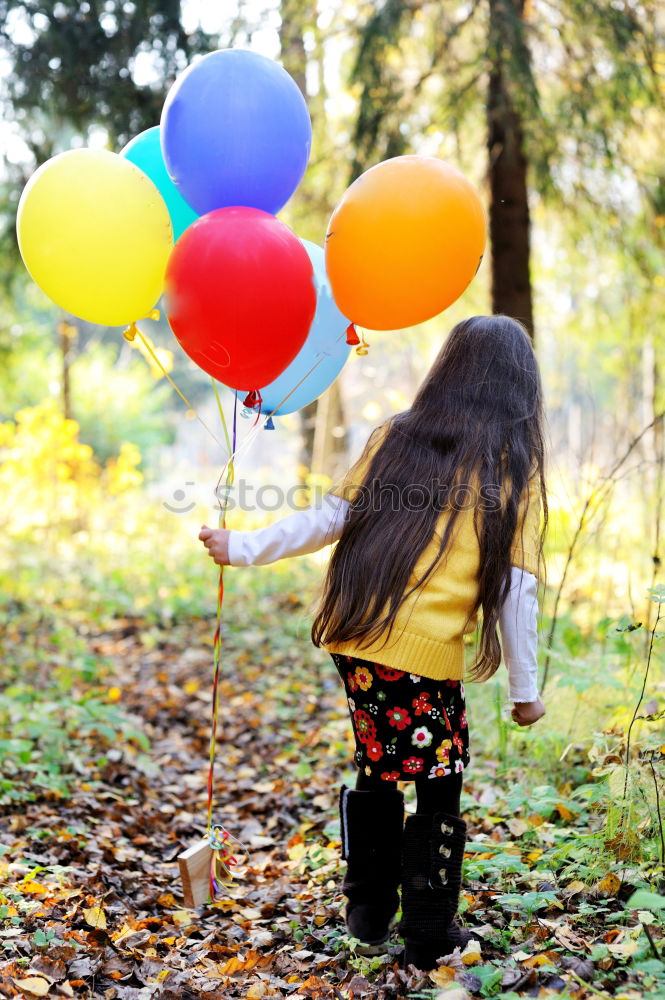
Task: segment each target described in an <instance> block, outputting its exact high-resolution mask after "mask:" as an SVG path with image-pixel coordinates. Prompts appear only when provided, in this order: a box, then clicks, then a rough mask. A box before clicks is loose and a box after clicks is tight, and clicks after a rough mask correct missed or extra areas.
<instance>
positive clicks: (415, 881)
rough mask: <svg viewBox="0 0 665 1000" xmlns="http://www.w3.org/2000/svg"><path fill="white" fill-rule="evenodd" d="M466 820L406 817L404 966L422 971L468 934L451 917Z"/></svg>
mask: <svg viewBox="0 0 665 1000" xmlns="http://www.w3.org/2000/svg"><path fill="white" fill-rule="evenodd" d="M465 843H466V823H465V822H464V820H463V819H460V818H459V816H449V815H448V814H447V813H436V814H435V815H434V816H430V815H419V814H418V813H416V814H415V815H413V816H407V818H406V825H405V827H404V840H403V851H402V919H401V921H400V925H399V931H400V934H401V935H402V937H403V938H404V968H405V969H408V967H409V965H415V966H416V968H417V969H421V970H422V971H423V972H427V971H429V970H430V969H433V968H435V967H436V960H437V958H441V956H443V955H449V954H450V953H451V952H452V951H453V950H454V949H455V948H464V947H465V946H466V944H467V943H468V941H469V940H470V939H471V938H472V937H473V935H472V934H471V933H470V932H469V931H467V930H464V929H463V928H462V927H460V926H459V924H457V923H456V922H455V920H454V917H455V914H456V912H457V906H458V903H459V893H460V887H461V883H462V860H463V858H464V845H465Z"/></svg>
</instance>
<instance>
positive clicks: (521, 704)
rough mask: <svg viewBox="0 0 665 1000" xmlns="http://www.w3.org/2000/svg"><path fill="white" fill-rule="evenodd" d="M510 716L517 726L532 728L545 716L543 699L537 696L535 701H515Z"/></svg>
mask: <svg viewBox="0 0 665 1000" xmlns="http://www.w3.org/2000/svg"><path fill="white" fill-rule="evenodd" d="M510 714H511V716H512V718H513V721H514V722H516V723H517V725H518V726H532V725H533V724H534V722H538V719H542V717H543V716H544V714H545V706H544V704H543V699H542V698H541V697H540V696H538V697H537V698H536V700H535V701H516V702H514V703H513V710H512V712H511V713H510Z"/></svg>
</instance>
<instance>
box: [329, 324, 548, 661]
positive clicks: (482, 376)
mask: <svg viewBox="0 0 665 1000" xmlns="http://www.w3.org/2000/svg"><path fill="white" fill-rule="evenodd" d="M543 422H544V418H543V403H542V389H541V383H540V375H539V371H538V365H537V362H536V358H535V355H534V352H533V347H532V346H531V341H530V339H529V336H528V334H527V332H526V330H525V328H524V327H523V326H522V325H521V323H518V322H517V321H516V320H514V319H511V318H510V317H508V316H474V317H472V318H471V319H467V320H464V321H463V322H462V323H458V324H457V326H455V327H454V328H453V330H452V331H451V333H450V335H449V337H448V338H447V340H446V342H445V344H444V345H443V347H442V349H441V351H440V352H439V354H438V356H437V358H436V360H435V361H434V364H433V365H432V367H431V368H430V371H429V373H428V374H427V376H426V378H425V380H424V382H423V383H422V385H421V386H420V389H419V390H418V393H417V395H416V398H415V400H414V401H413V405H412V406H411V408H410V409H409V410H406V411H405V412H404V413H400V414H398V415H397V416H396V417H393V418H392V420H390V421H389V422H388V424H387V425H384V426H383V427H380V428H378V429H377V430H376V431H374V433H373V434H372V435H371V436H370V439H369V441H368V443H367V445H366V449H365V455H366V456H368V457H369V456H371V458H370V460H369V466H368V468H367V472H366V474H365V476H364V478H363V480H362V483H358V484H354V486H358V487H362V489H360V490H359V492H358V495H357V496H356V497H355V499H353V501H352V503H351V506H350V509H349V511H348V513H347V519H346V521H345V525H344V529H343V531H342V535H341V537H340V539H339V542H338V543H337V546H336V547H335V550H334V552H333V555H332V558H331V560H330V564H329V567H328V572H327V576H326V579H325V581H324V585H323V595H322V598H321V602H320V605H319V608H318V611H317V614H316V617H315V620H314V624H313V627H312V641H313V642H314V644H315V645H316V646H321V645H324V644H325V645H327V644H336V643H344V642H349V641H356V640H357V641H358V649H363V648H366V647H368V646H370V645H373V644H374V643H376V642H377V641H378V640H379V639H380V638H381V636H385V641H384V645H385V642H387V641H388V639H389V637H390V633H391V631H392V628H393V625H394V623H395V618H396V616H397V613H398V611H399V608H400V607H401V605H402V604H403V603H404V601H405V600H406V599H407V598H408V597H409V596H410V595H411V594H412V593H413V592H414V591H415V590H417V589H418V588H420V587H422V586H423V585H424V584H425V583H426V581H427V580H428V578H429V577H430V576H431V574H432V572H433V571H434V569H435V568H436V566H437V565H438V563H439V561H440V559H441V558H442V556H443V555H444V553H445V551H446V548H447V547H448V545H449V543H450V539H451V537H452V533H453V529H454V526H455V522H456V520H457V516H458V513H459V510H460V506H461V505H460V503H459V502H457V501H456V499H455V497H457V496H458V495H459V489H460V488H462V490H465V489H466V488H467V487H471V488H472V489H473V490H474V493H473V494H470V493H469V494H467V495H470V496H480V497H483V498H485V500H488V499H490V498H493V500H494V502H483V503H474V504H473V507H474V514H473V516H474V523H475V526H476V533H477V535H478V539H479V545H480V571H479V578H478V598H477V601H476V603H475V605H474V607H473V609H472V610H471V612H470V614H469V620H470V619H471V618H472V617H473V615H475V613H476V612H477V611H478V610H479V609H482V616H483V617H482V628H481V634H480V642H479V648H478V653H477V656H476V661H475V664H474V666H473V668H472V672H471V673H472V676H473V677H474V679H477V680H484V679H486V678H487V677H490V676H491V675H492V674H493V673H494V672H495V670H496V669H497V667H498V666H499V663H500V662H501V646H500V643H499V638H498V635H497V624H498V619H499V611H500V608H501V605H502V603H503V600H504V599H505V597H506V596H507V594H508V590H509V589H510V565H511V559H510V555H511V547H512V543H513V540H514V537H515V533H516V530H517V524H518V511H519V505H520V501H521V500H523V499H524V497H525V495H526V490H527V488H528V484H529V482H530V480H531V479H532V477H533V478H534V481H535V483H536V488H537V490H538V491H539V492H540V496H541V501H542V506H543V512H544V521H543V528H542V532H541V536H540V544H539V553H538V555H539V558H540V554H541V551H542V541H543V536H544V532H545V527H546V524H547V497H546V493H545V472H544V451H545V447H544V434H543ZM381 434H383V435H384V439H383V440H382V441H381V438H380V435H381ZM379 441H380V444H378V447H377V443H378V442H379ZM373 452H374V453H373ZM372 453H373V454H372ZM387 488H388V492H389V493H390V495H391V502H386V490H387ZM418 490H420V495H421V497H423V498H425V500H424V502H420V503H418V502H415V503H414V502H412V501H409V499H408V498H409V497H411V498H412V497H413V494H414V491H415V493H416V495H417V494H418ZM395 497H398V498H401V500H400V501H399V502H397V503H395V502H394V498H395ZM435 497H438V498H441V497H443V503H442V504H441V503H436V502H434V499H433V498H435ZM405 499H406V502H404V501H405ZM442 510H446V511H447V512H448V517H447V519H446V526H445V531H444V532H443V535H442V537H441V538H440V544H439V551H438V553H437V554H436V557H435V558H434V560H433V561H432V562H431V564H430V565H429V566H428V567H427V568H426V570H425V571H424V573H422V574H421V576H420V578H419V579H416V580H415V582H412V583H411V584H410V585H409V581H410V578H411V576H412V573H413V571H414V567H415V565H416V563H417V561H418V559H419V557H420V556H421V554H422V553H423V551H424V550H425V548H426V547H427V545H428V544H429V543H430V542H431V541H432V538H433V536H434V532H435V528H436V526H437V521H438V519H439V517H440V515H441V511H442Z"/></svg>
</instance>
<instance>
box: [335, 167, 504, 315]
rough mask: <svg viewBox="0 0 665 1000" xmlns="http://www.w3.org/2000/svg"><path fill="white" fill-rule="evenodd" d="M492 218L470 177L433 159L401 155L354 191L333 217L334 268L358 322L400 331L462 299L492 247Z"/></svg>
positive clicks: (339, 297)
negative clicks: (487, 242) (489, 219)
mask: <svg viewBox="0 0 665 1000" xmlns="http://www.w3.org/2000/svg"><path fill="white" fill-rule="evenodd" d="M486 228H487V227H486V223H485V213H484V211H483V207H482V204H481V202H480V198H479V197H478V194H477V193H476V191H475V189H474V188H473V187H472V185H471V184H470V183H469V182H468V181H467V179H466V178H465V177H464V176H463V174H461V173H460V172H459V170H457V169H456V168H455V167H453V166H451V165H450V164H449V163H445V162H444V161H443V160H438V159H436V158H435V157H432V156H396V157H394V158H393V159H391V160H384V162H383V163H379V164H377V166H375V167H371V169H370V170H367V171H366V172H365V173H364V174H362V175H361V176H360V177H359V178H358V179H357V180H356V181H354V182H353V184H352V185H351V186H350V187H349V188H348V190H347V191H346V192H345V194H344V195H343V197H342V200H341V201H340V203H339V205H338V206H337V208H336V209H335V211H334V212H333V214H332V217H331V219H330V223H329V226H328V233H327V235H326V268H327V271H328V277H329V279H330V284H331V287H332V290H333V295H334V296H335V302H336V303H337V305H338V306H339V308H340V309H341V310H342V312H343V313H344V314H345V315H346V316H350V317H351V319H352V320H353V322H354V323H358V324H359V325H360V326H365V327H369V328H370V329H373V330H397V329H401V328H403V327H405V326H412V325H413V324H415V323H422V322H424V321H425V320H427V319H431V318H432V316H436V315H437V313H440V312H441V311H442V310H443V309H446V308H447V307H448V306H449V305H451V303H453V302H454V301H455V299H457V298H459V296H460V295H461V294H462V292H463V291H464V289H465V288H466V287H467V285H468V284H469V283H470V282H471V280H472V279H473V277H474V275H475V273H476V271H477V270H478V267H479V265H480V261H481V260H482V256H483V251H484V249H485V239H486Z"/></svg>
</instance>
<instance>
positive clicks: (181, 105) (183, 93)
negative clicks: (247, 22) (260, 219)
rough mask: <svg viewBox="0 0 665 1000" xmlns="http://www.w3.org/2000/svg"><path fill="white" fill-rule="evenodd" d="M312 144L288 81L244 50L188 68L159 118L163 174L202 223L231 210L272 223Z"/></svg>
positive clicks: (301, 105)
mask: <svg viewBox="0 0 665 1000" xmlns="http://www.w3.org/2000/svg"><path fill="white" fill-rule="evenodd" d="M311 144H312V123H311V121H310V117H309V112H308V110H307V105H306V103H305V99H304V97H303V96H302V94H301V93H300V90H299V89H298V86H297V84H296V83H295V81H294V80H293V79H292V77H290V76H289V74H288V73H287V72H286V70H284V69H282V67H281V66H280V65H279V64H278V63H276V62H274V61H273V60H272V59H267V58H266V57H265V56H261V55H258V53H256V52H247V51H245V50H244V49H221V50H220V51H218V52H211V53H209V54H208V55H207V56H204V57H203V58H202V59H200V60H199V61H198V62H195V63H194V64H193V65H192V66H190V67H189V68H188V69H187V70H185V72H184V73H183V74H182V76H180V77H178V79H177V80H176V82H175V83H174V84H173V86H172V87H171V89H170V91H169V93H168V95H167V98H166V102H165V104H164V110H163V112H162V151H163V153H164V160H165V162H166V167H167V170H168V172H169V174H170V176H171V178H172V180H173V182H174V184H175V185H176V187H177V188H178V190H179V191H180V193H181V194H182V196H183V197H184V198H185V200H186V201H187V202H188V203H189V204H190V205H192V206H193V207H194V208H195V209H196V211H197V212H199V213H200V214H201V215H203V214H204V213H206V212H212V211H213V210H214V209H216V208H226V207H228V206H231V205H245V206H248V207H250V208H262V209H263V210H264V211H265V212H271V213H272V214H273V215H276V214H277V212H279V210H280V209H281V208H283V207H284V205H285V204H286V203H287V201H288V200H289V198H290V197H291V195H292V194H293V192H294V191H295V189H296V188H297V187H298V184H299V183H300V181H301V179H302V176H303V174H304V173H305V168H306V166H307V161H308V159H309V151H310V147H311Z"/></svg>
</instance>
